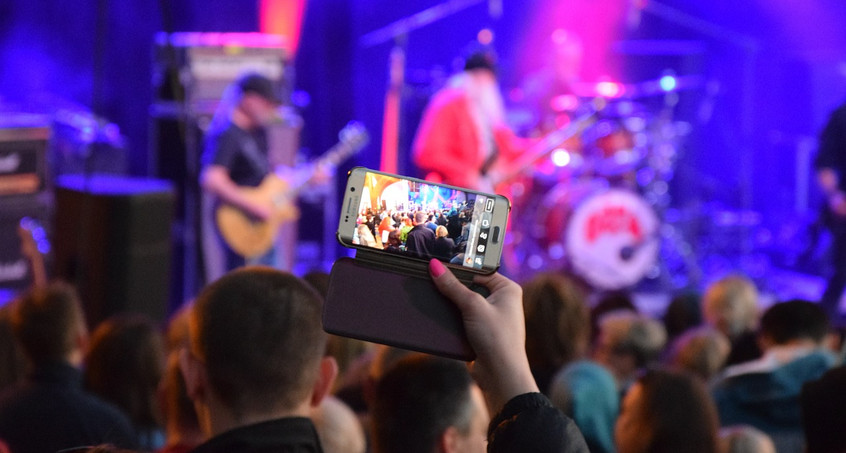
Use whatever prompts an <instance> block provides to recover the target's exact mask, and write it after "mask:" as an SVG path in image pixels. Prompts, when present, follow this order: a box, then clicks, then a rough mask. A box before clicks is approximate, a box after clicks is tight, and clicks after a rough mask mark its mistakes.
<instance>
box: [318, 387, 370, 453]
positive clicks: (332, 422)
mask: <svg viewBox="0 0 846 453" xmlns="http://www.w3.org/2000/svg"><path fill="white" fill-rule="evenodd" d="M311 420H312V421H313V422H314V428H315V430H316V431H317V436H318V437H319V438H320V446H321V448H323V451H324V453H364V452H365V451H366V450H367V441H366V439H365V436H364V428H362V426H361V422H359V420H358V417H357V416H356V415H355V412H353V411H352V409H350V408H349V406H347V405H346V404H344V402H343V401H341V400H339V399H337V398H335V397H333V396H330V397H327V398H324V399H323V401H322V402H321V403H320V405H319V406H317V407H315V408H314V409H313V410H312V413H311Z"/></svg>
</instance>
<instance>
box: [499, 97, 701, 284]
mask: <svg viewBox="0 0 846 453" xmlns="http://www.w3.org/2000/svg"><path fill="white" fill-rule="evenodd" d="M674 94H675V93H667V95H666V96H665V98H664V100H663V102H662V104H661V105H660V106H658V107H657V108H656V109H653V110H657V111H650V110H649V109H648V108H646V107H645V106H644V104H642V103H637V102H635V101H634V100H632V99H617V100H604V101H603V105H602V107H601V108H598V109H594V111H593V112H591V114H590V115H589V117H590V120H589V121H587V120H585V119H583V118H586V117H587V116H584V115H583V116H581V117H578V118H575V119H574V120H573V121H574V122H579V121H586V126H585V127H578V128H573V130H575V131H577V132H575V133H573V134H571V136H568V137H565V139H564V140H561V141H560V144H559V147H555V148H553V149H550V150H548V153H547V154H546V155H545V156H544V158H542V159H538V160H536V161H535V162H533V165H532V166H531V167H530V168H529V169H528V170H527V171H526V172H524V174H525V175H526V177H524V178H523V179H522V180H520V182H515V183H513V184H512V188H511V191H512V194H513V197H514V200H513V205H514V212H513V216H512V224H513V225H512V228H511V231H512V237H511V240H512V244H513V247H512V250H513V252H512V253H513V256H511V257H510V258H509V257H506V258H504V263H505V266H506V271H512V272H513V271H517V272H516V273H517V274H518V275H515V277H517V278H520V277H524V276H523V275H519V274H520V273H523V272H525V273H526V275H525V276H529V275H531V274H532V273H535V272H537V271H538V270H541V269H547V270H551V269H567V270H569V271H571V272H573V273H575V274H576V275H579V276H580V277H582V278H583V279H584V280H585V281H587V283H589V284H590V285H592V286H593V287H594V288H596V289H598V290H620V289H630V288H633V287H636V286H637V285H640V284H644V283H645V282H648V281H651V282H656V283H657V284H659V285H660V286H661V287H662V288H664V289H666V288H667V287H671V288H673V289H678V288H681V287H684V286H687V285H692V284H695V283H696V280H697V279H698V272H699V271H698V267H697V265H696V260H695V258H694V257H693V256H692V255H693V253H692V249H691V247H690V246H689V245H688V244H687V242H686V241H685V240H684V239H683V237H682V235H681V234H680V233H679V231H677V229H676V228H675V227H674V226H673V225H672V223H671V222H669V221H668V220H667V215H666V213H667V211H668V208H669V204H670V195H669V183H670V181H671V179H672V177H673V171H674V168H675V163H676V160H677V157H678V150H679V144H680V141H681V139H682V138H683V137H684V135H686V134H687V132H688V131H689V129H690V127H689V125H688V124H687V123H684V122H681V121H675V120H674V118H673V110H674V106H675V103H676V102H677V100H678V97H677V96H674ZM574 116H575V115H574ZM509 260H511V261H512V265H513V263H521V264H520V265H519V266H512V267H513V268H514V269H509Z"/></svg>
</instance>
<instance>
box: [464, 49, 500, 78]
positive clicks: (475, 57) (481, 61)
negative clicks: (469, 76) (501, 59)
mask: <svg viewBox="0 0 846 453" xmlns="http://www.w3.org/2000/svg"><path fill="white" fill-rule="evenodd" d="M465 55H466V56H465V58H464V70H465V71H472V70H474V69H487V70H488V71H491V72H493V73H494V74H496V72H497V57H496V52H495V51H494V50H493V48H492V47H489V46H479V45H471V46H470V47H469V48H468V49H466V50H465Z"/></svg>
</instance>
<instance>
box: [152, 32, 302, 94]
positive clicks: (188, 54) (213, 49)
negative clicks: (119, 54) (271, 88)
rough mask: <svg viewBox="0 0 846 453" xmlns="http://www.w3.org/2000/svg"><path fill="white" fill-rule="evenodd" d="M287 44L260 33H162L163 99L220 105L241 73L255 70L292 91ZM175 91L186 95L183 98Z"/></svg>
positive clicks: (158, 53) (158, 73)
mask: <svg viewBox="0 0 846 453" xmlns="http://www.w3.org/2000/svg"><path fill="white" fill-rule="evenodd" d="M287 47H288V46H287V41H286V40H285V38H283V37H281V36H278V35H269V34H262V33H171V34H167V33H159V34H157V35H156V49H155V55H154V59H155V62H154V68H156V70H155V72H154V82H153V83H154V85H155V86H156V88H157V98H158V99H159V100H163V101H167V100H179V99H184V100H185V101H186V103H187V104H188V105H190V106H196V105H203V104H204V103H209V102H211V103H216V102H217V101H219V100H220V99H221V96H222V95H223V91H224V90H225V89H226V87H227V86H228V85H229V84H230V83H232V82H233V81H234V80H235V79H237V78H238V76H239V75H241V74H243V73H245V72H257V73H259V74H262V75H263V76H265V77H267V78H269V79H270V80H272V81H274V82H277V83H278V84H279V87H280V88H281V91H282V93H283V95H284V94H286V93H289V92H290V89H289V86H290V80H288V79H290V77H289V76H288V70H287V68H286V63H287V59H288V51H287ZM177 93H181V94H184V98H183V97H182V96H179V95H177Z"/></svg>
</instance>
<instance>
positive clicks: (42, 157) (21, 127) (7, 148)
mask: <svg viewBox="0 0 846 453" xmlns="http://www.w3.org/2000/svg"><path fill="white" fill-rule="evenodd" d="M4 126H5V127H4ZM49 138H50V127H49V126H48V125H25V124H5V125H4V124H3V123H0V195H25V194H35V193H37V192H40V191H41V190H42V189H44V187H45V185H46V180H47V177H46V173H47V161H46V155H47V141H48V140H49Z"/></svg>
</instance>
